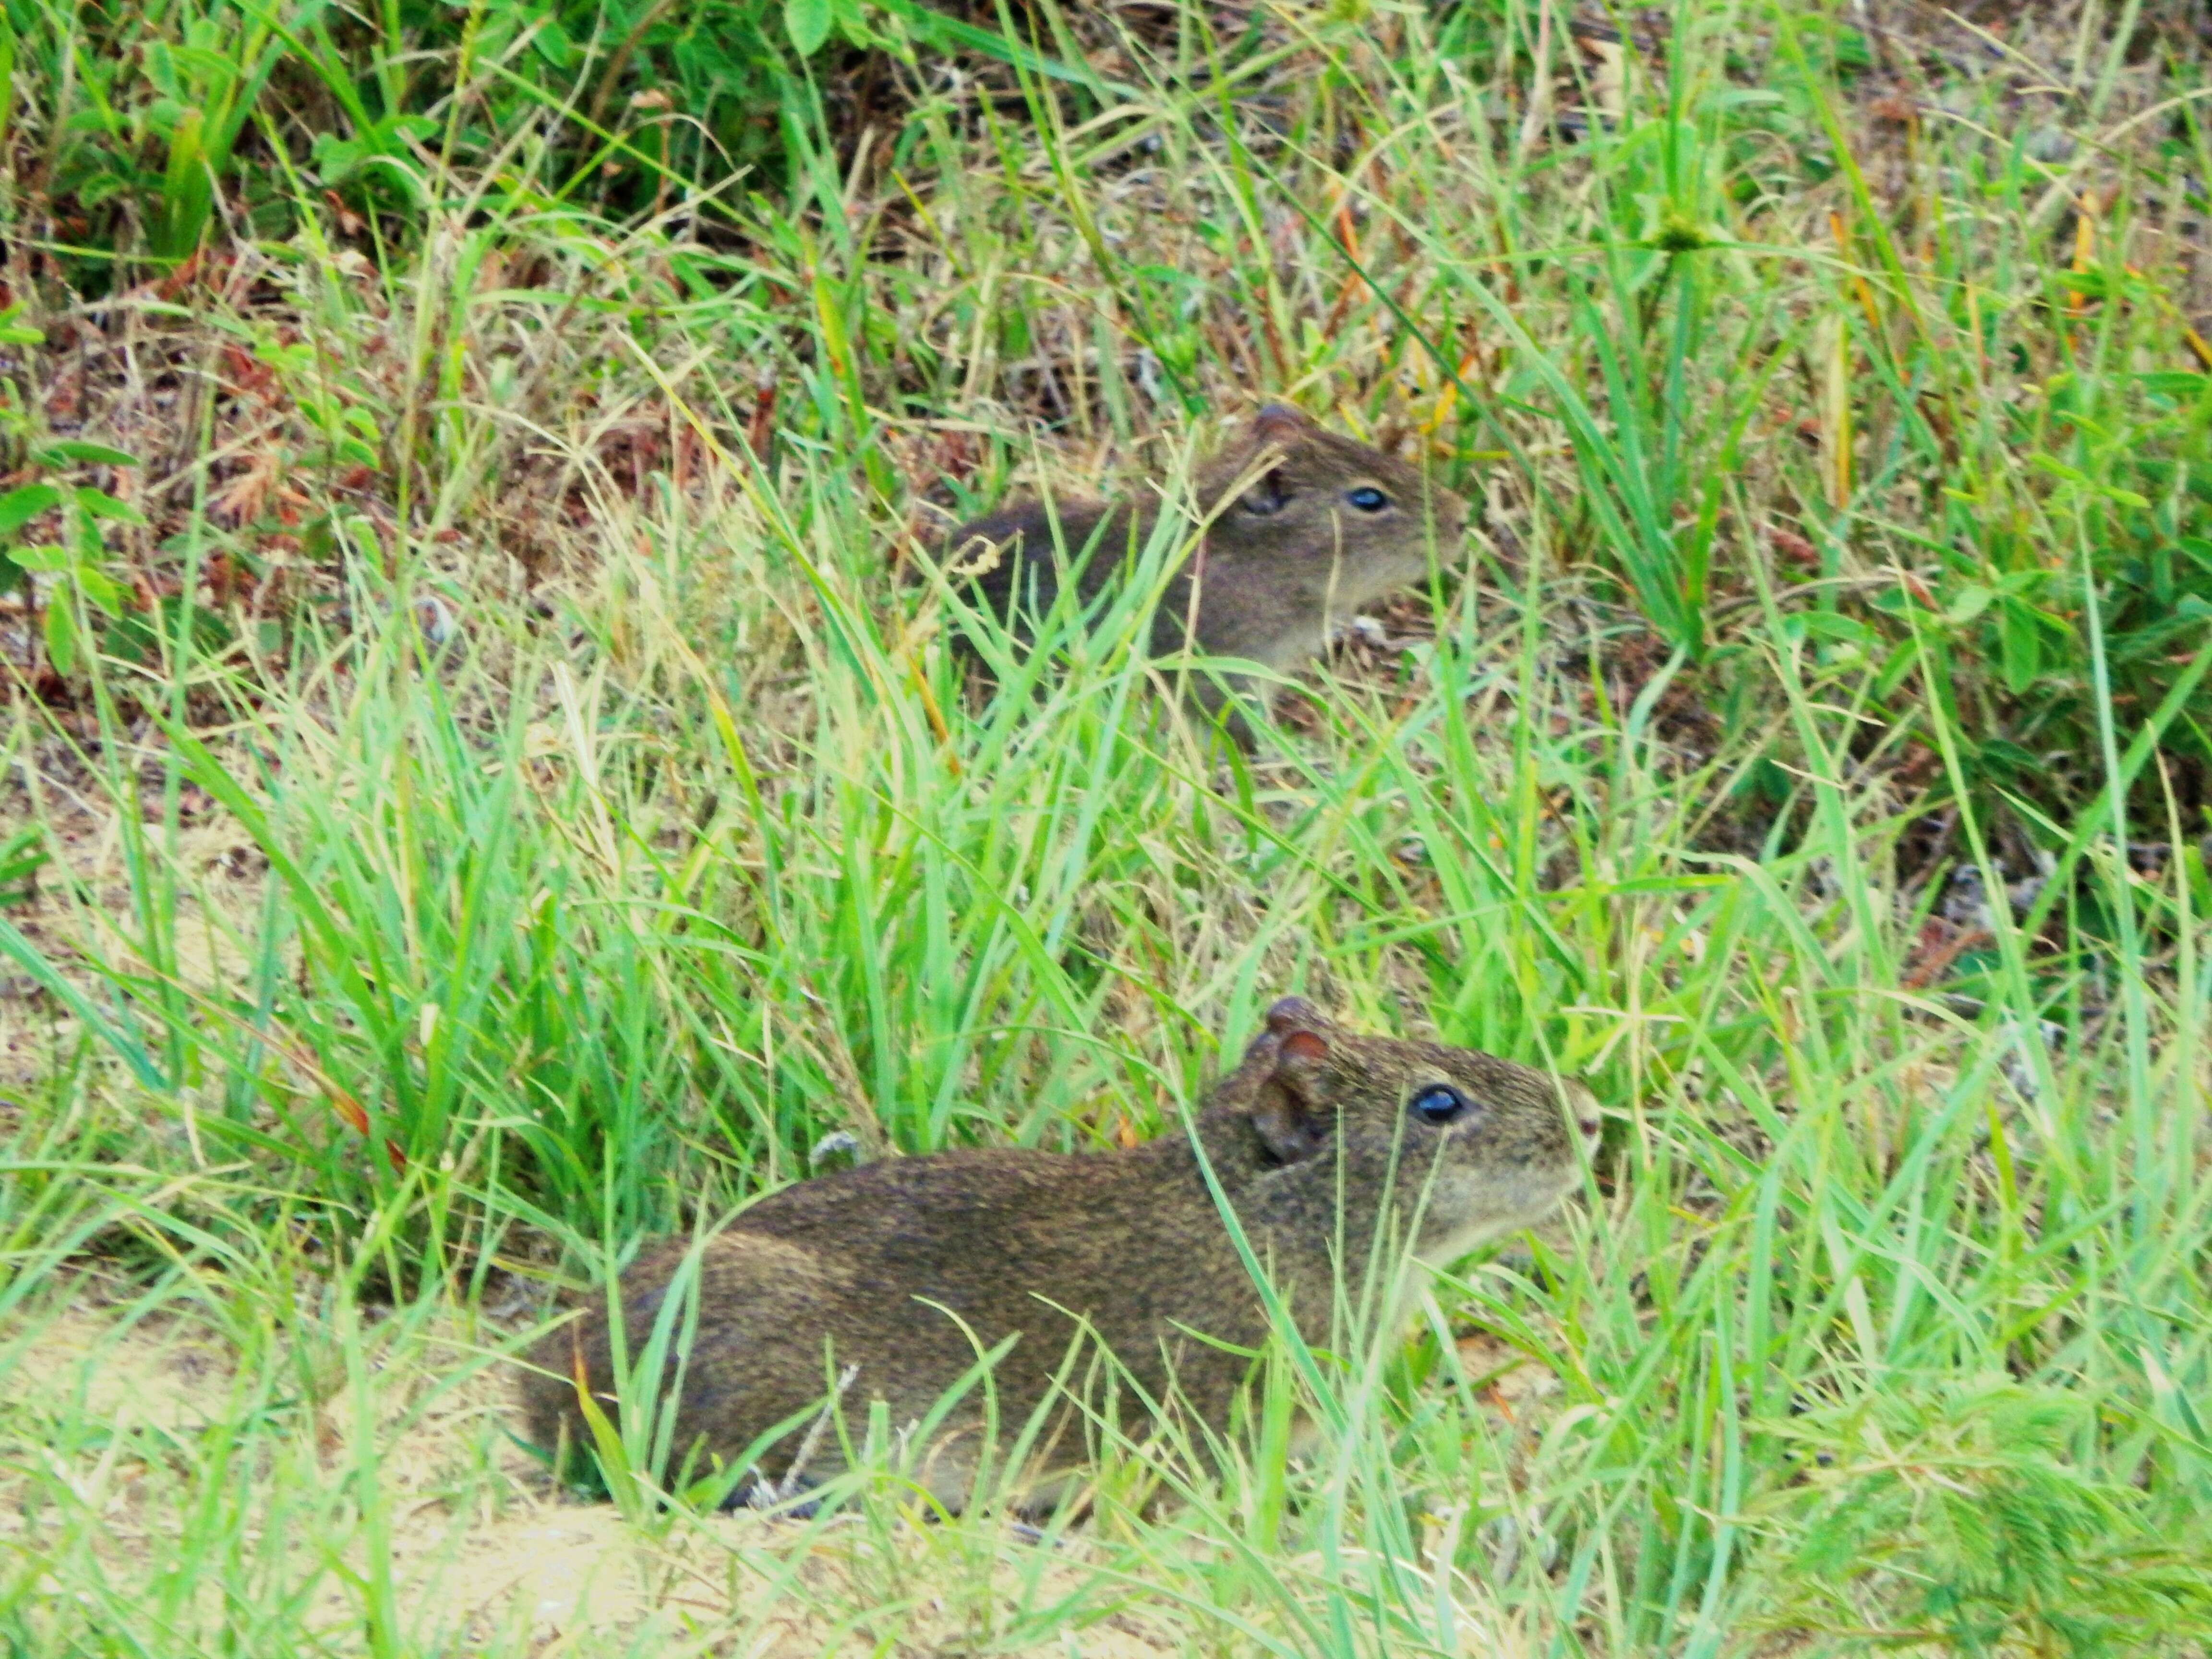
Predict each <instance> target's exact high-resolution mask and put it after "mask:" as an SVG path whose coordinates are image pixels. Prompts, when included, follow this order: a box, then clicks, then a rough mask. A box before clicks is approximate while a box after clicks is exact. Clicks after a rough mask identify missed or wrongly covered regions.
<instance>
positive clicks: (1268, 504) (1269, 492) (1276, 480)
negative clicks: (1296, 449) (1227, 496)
mask: <svg viewBox="0 0 2212 1659" xmlns="http://www.w3.org/2000/svg"><path fill="white" fill-rule="evenodd" d="M1290 499H1291V492H1290V488H1289V481H1288V480H1287V479H1285V477H1283V469H1282V468H1281V467H1279V466H1271V467H1269V468H1268V469H1267V473H1266V475H1265V476H1264V477H1261V480H1260V482H1259V483H1255V484H1254V485H1253V486H1252V487H1251V488H1250V489H1248V490H1246V491H1245V492H1244V493H1243V495H1239V496H1238V497H1237V506H1239V507H1243V509H1244V510H1245V511H1246V512H1247V513H1250V514H1252V516H1253V517H1255V518H1256V519H1264V518H1266V517H1267V515H1268V514H1269V513H1279V512H1281V511H1282V510H1283V505H1284V503H1285V502H1286V501H1289V500H1290Z"/></svg>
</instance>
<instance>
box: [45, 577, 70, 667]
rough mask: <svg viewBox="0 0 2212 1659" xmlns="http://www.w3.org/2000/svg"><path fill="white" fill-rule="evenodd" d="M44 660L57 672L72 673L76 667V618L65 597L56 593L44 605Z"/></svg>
mask: <svg viewBox="0 0 2212 1659" xmlns="http://www.w3.org/2000/svg"><path fill="white" fill-rule="evenodd" d="M46 660H47V661H48V662H50V663H52V665H53V668H54V672H55V673H57V674H69V673H72V672H74V671H76V617H74V616H72V615H71V614H70V608H69V603H68V601H67V599H65V598H64V597H63V596H61V595H56V596H55V601H54V603H53V604H52V605H48V606H47V607H46Z"/></svg>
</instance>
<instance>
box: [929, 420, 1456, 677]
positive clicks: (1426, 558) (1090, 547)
mask: <svg viewBox="0 0 2212 1659" xmlns="http://www.w3.org/2000/svg"><path fill="white" fill-rule="evenodd" d="M1193 496H1194V504H1195V506H1196V507H1197V510H1198V511H1199V512H1200V513H1201V514H1202V515H1204V517H1203V523H1204V526H1205V532H1204V536H1203V538H1202V540H1201V541H1200V544H1199V545H1198V546H1197V547H1196V548H1195V549H1194V550H1193V552H1192V553H1191V555H1190V556H1189V557H1188V559H1186V560H1185V561H1184V562H1182V565H1181V567H1180V568H1178V569H1177V570H1176V573H1175V574H1174V575H1173V577H1172V578H1171V579H1170V581H1169V583H1168V585H1167V586H1166V588H1165V591H1164V592H1163V594H1162V595H1161V598H1160V600H1159V604H1158V608H1157V609H1156V610H1155V611H1154V612H1153V617H1152V636H1151V640H1150V642H1149V643H1150V646H1151V649H1152V653H1153V654H1154V655H1156V656H1167V655H1170V654H1173V653H1177V652H1181V651H1182V650H1184V649H1185V648H1186V647H1188V648H1189V649H1190V650H1192V651H1193V652H1194V653H1197V654H1200V655H1204V656H1208V657H1234V658H1243V659H1248V660H1249V661H1252V662H1255V663H1258V664H1260V665H1261V666H1262V667H1264V668H1267V669H1270V670H1273V671H1275V672H1276V673H1288V672H1290V671H1292V670H1294V669H1296V668H1297V667H1299V666H1300V665H1303V664H1304V663H1306V662H1307V661H1309V660H1310V659H1312V658H1313V657H1315V656H1316V655H1317V654H1318V653H1320V651H1321V649H1322V647H1323V646H1324V645H1325V644H1327V642H1328V635H1329V631H1330V629H1332V628H1333V627H1334V626H1335V625H1337V624H1339V623H1343V622H1344V621H1346V620H1347V619H1348V618H1349V617H1352V615H1353V614H1354V613H1355V612H1357V611H1361V610H1363V609H1364V608H1366V607H1367V606H1369V605H1373V604H1375V603H1376V601H1377V600H1379V599H1383V598H1384V597H1385V596H1387V595H1389V594H1390V593H1393V592H1397V591H1398V590H1399V589H1401V588H1403V587H1407V586H1410V585H1412V584H1413V583H1414V582H1417V581H1419V580H1422V579H1423V578H1424V577H1425V576H1426V575H1427V574H1429V572H1430V570H1431V567H1432V562H1443V563H1446V564H1449V562H1450V561H1451V559H1452V558H1453V556H1454V555H1455V549H1456V548H1457V546H1458V544H1459V542H1460V540H1461V538H1462V536H1463V535H1464V533H1465V531H1466V527H1467V505H1466V503H1465V502H1464V501H1462V500H1461V499H1460V498H1459V497H1458V496H1457V495H1454V494H1453V493H1452V492H1451V491H1449V490H1448V489H1444V488H1443V486H1442V485H1441V484H1437V483H1431V481H1430V480H1429V479H1428V478H1427V477H1425V475H1424V474H1422V473H1420V472H1419V471H1415V470H1414V469H1413V468H1412V467H1409V466H1407V465H1405V464H1404V463H1402V462H1401V461H1397V460H1394V459H1391V458H1390V457H1389V456H1387V455H1384V454H1383V453H1381V452H1380V451H1378V450H1375V449H1370V448H1369V447H1366V446H1365V445H1364V444H1358V443H1354V442H1352V441H1351V440H1350V439H1347V438H1340V437H1338V436H1336V435H1334V434H1333V433H1329V432H1325V431H1323V430H1322V428H1320V427H1318V426H1316V425H1315V424H1314V423H1313V422H1311V421H1310V420H1308V419H1307V418H1306V417H1305V416H1303V415H1301V414H1299V413H1298V412H1297V410H1291V409H1288V408H1285V407H1284V406H1283V405H1281V404H1269V405H1268V406H1267V407H1266V408H1265V409H1262V410H1261V411H1260V412H1259V414H1258V415H1257V416H1255V417H1254V418H1253V420H1252V422H1251V424H1250V427H1249V429H1248V430H1247V432H1246V433H1245V435H1244V436H1243V441H1241V442H1239V443H1238V444H1237V445H1235V446H1233V447H1231V448H1230V449H1228V450H1226V451H1225V452H1224V453H1221V454H1219V455H1218V456H1216V457H1214V458H1213V459H1212V460H1211V461H1209V462H1208V463H1207V464H1206V465H1205V466H1204V467H1203V468H1201V469H1200V472H1199V475H1198V477H1197V479H1196V482H1195V487H1194V491H1193ZM1163 510H1164V503H1163V502H1162V501H1158V500H1157V499H1155V500H1152V501H1123V502H1116V503H1108V502H1100V501H1070V502H1061V503H1055V504H1054V506H1053V507H1052V508H1051V509H1050V510H1048V508H1047V507H1045V506H1044V505H1043V504H1042V503H1040V502H1029V503H1026V504H1024V505H1023V506H1020V507H1012V508H1010V509H1007V510H1006V511H1003V512H1000V513H993V514H991V515H989V516H988V517H986V518H981V519H978V520H975V521H974V522H973V523H970V524H966V525H963V526H961V527H960V528H959V529H957V530H956V531H954V532H952V534H951V536H950V537H949V538H946V541H945V556H946V558H947V559H948V560H949V561H951V562H954V564H955V566H956V568H958V567H965V568H969V569H971V570H972V571H973V572H974V581H975V586H976V588H977V589H978V591H979V592H980V593H981V596H982V598H983V599H984V601H985V603H986V604H987V605H988V606H989V608H990V609H991V610H992V611H994V612H995V613H996V614H997V615H998V616H999V617H1000V618H1002V619H1003V620H1005V621H1006V622H1007V623H1009V624H1010V625H1012V626H1014V627H1015V628H1017V629H1019V628H1020V626H1021V622H1022V618H1023V617H1024V615H1025V614H1026V615H1033V616H1041V615H1042V614H1043V612H1044V611H1047V610H1048V609H1049V608H1050V607H1051V605H1052V604H1053V601H1054V599H1055V597H1056V596H1057V594H1058V592H1059V591H1060V581H1061V578H1062V576H1063V574H1067V573H1071V572H1072V573H1073V577H1074V581H1075V586H1076V590H1077V592H1078V593H1079V596H1080V597H1081V598H1082V599H1084V600H1085V601H1086V602H1087V601H1089V600H1090V599H1093V598H1095V597H1096V596H1097V594H1098V593H1099V592H1102V591H1103V589H1104V588H1106V587H1107V586H1109V584H1111V583H1113V582H1115V581H1117V580H1120V578H1121V575H1122V574H1123V572H1124V571H1125V570H1126V569H1127V568H1128V565H1129V563H1130V562H1131V561H1132V559H1133V557H1134V556H1136V555H1137V554H1138V553H1139V551H1140V550H1142V549H1143V548H1144V547H1145V546H1146V543H1147V542H1148V540H1149V539H1150V538H1151V536H1152V532H1153V529H1154V526H1156V525H1157V524H1158V520H1159V516H1160V513H1161V512H1162V511H1163ZM1196 527H1197V526H1195V525H1193V526H1190V528H1193V529H1194V528H1196ZM1055 529H1056V533H1055ZM1249 689H1250V688H1249V687H1248V688H1246V690H1249ZM1200 698H1201V700H1202V701H1203V702H1204V703H1205V705H1206V708H1209V709H1213V708H1218V706H1219V698H1218V694H1216V693H1213V692H1212V691H1211V690H1207V689H1204V688H1203V686H1201V690H1200Z"/></svg>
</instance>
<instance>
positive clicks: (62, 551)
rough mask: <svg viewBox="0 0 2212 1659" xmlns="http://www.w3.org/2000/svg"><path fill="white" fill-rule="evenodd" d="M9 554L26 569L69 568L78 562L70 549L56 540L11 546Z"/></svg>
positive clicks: (54, 569)
mask: <svg viewBox="0 0 2212 1659" xmlns="http://www.w3.org/2000/svg"><path fill="white" fill-rule="evenodd" d="M8 556H9V558H10V559H11V560H13V561H14V562H15V563H17V564H19V565H21V567H22V568H24V569H26V570H38V571H49V572H50V571H56V570H67V569H68V568H70V566H71V565H73V564H75V563H76V560H74V559H72V558H71V557H70V550H69V549H67V548H66V547H64V546H62V545H60V544H58V543H56V542H42V543H40V544H39V545H38V546H36V547H11V548H9V550H8Z"/></svg>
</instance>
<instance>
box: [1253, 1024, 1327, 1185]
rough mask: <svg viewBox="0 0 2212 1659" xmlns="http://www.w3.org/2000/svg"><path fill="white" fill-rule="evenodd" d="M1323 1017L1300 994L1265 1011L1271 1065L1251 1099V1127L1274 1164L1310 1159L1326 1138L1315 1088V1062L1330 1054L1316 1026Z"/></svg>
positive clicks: (1324, 1111)
mask: <svg viewBox="0 0 2212 1659" xmlns="http://www.w3.org/2000/svg"><path fill="white" fill-rule="evenodd" d="M1320 1019H1321V1015H1320V1013H1319V1012H1317V1011H1316V1009H1315V1007H1314V1006H1313V1004H1311V1003H1310V1002H1308V1001H1306V1000H1304V998H1303V997H1285V998H1284V999H1283V1000H1281V1001H1280V1002H1278V1003H1277V1004H1276V1005H1275V1006H1273V1007H1272V1008H1270V1009H1269V1010H1267V1033H1268V1035H1267V1037H1264V1038H1262V1039H1261V1041H1262V1042H1270V1041H1271V1042H1273V1044H1274V1048H1275V1056H1274V1062H1275V1063H1274V1066H1273V1068H1272V1069H1271V1070H1270V1071H1269V1073H1268V1074H1267V1079H1266V1080H1265V1081H1263V1082H1262V1083H1261V1085H1260V1087H1259V1091H1258V1092H1257V1093H1255V1095H1254V1096H1253V1097H1252V1127H1253V1128H1254V1129H1255V1130H1256V1131H1258V1133H1259V1136H1260V1139H1261V1141H1262V1142H1264V1143H1265V1144H1266V1146H1267V1150H1268V1151H1269V1152H1273V1154H1274V1155H1275V1158H1276V1160H1277V1162H1279V1163H1282V1164H1296V1163H1298V1162H1299V1161H1301V1160H1302V1159H1304V1158H1310V1157H1312V1156H1313V1155H1314V1153H1315V1152H1317V1151H1319V1150H1320V1149H1321V1147H1322V1145H1323V1143H1324V1142H1326V1141H1327V1140H1328V1135H1329V1130H1330V1128H1331V1127H1332V1125H1331V1123H1330V1121H1329V1115H1328V1112H1327V1111H1326V1110H1324V1109H1322V1106H1321V1105H1320V1103H1319V1102H1318V1100H1317V1098H1316V1097H1317V1092H1318V1091H1316V1089H1315V1087H1314V1084H1315V1081H1316V1079H1315V1077H1314V1066H1315V1064H1316V1062H1317V1061H1320V1060H1327V1059H1328V1047H1329V1045H1328V1037H1327V1036H1324V1035H1323V1034H1322V1032H1320V1031H1319V1030H1316V1029H1315V1025H1316V1024H1318V1023H1319V1022H1320Z"/></svg>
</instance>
